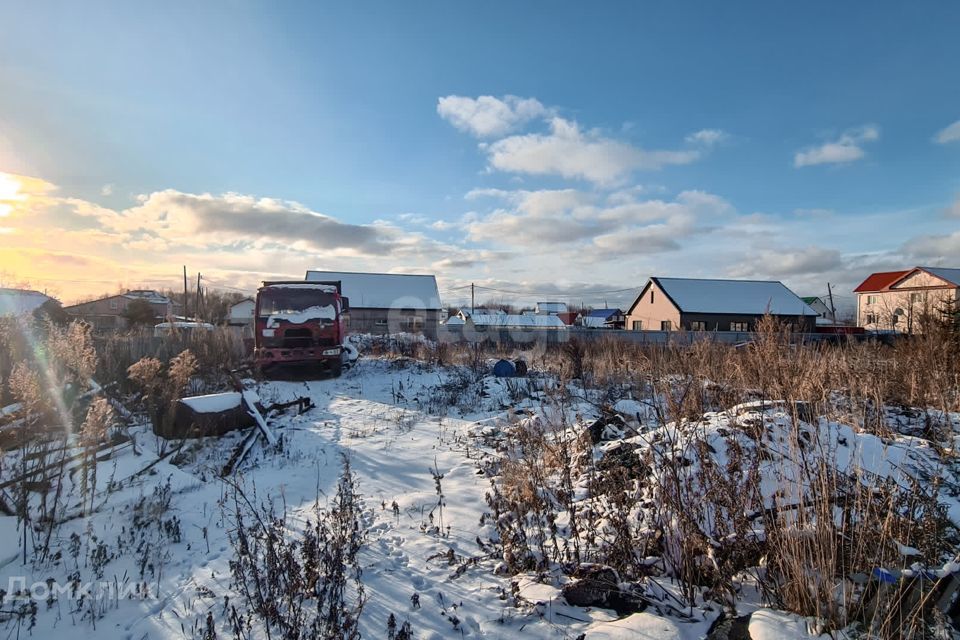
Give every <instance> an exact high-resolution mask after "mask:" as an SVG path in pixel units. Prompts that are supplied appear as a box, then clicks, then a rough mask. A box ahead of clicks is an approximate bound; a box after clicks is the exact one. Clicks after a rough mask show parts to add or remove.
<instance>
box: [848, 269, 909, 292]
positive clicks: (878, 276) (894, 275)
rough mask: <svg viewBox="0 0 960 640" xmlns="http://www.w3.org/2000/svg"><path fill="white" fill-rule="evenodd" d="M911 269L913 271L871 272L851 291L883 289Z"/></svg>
mask: <svg viewBox="0 0 960 640" xmlns="http://www.w3.org/2000/svg"><path fill="white" fill-rule="evenodd" d="M911 271H913V269H907V270H906V271H883V272H881V273H872V274H870V277H868V278H867V279H866V280H864V281H863V282H861V283H860V286H859V287H857V288H856V289H854V290H853V292H854V293H862V292H864V291H883V290H885V289H886V288H887V287H889V286H890V285H892V284H893V283H894V282H896V281H897V280H899V279H900V278H902V277H903V276H905V275H907V274H908V273H910V272H911Z"/></svg>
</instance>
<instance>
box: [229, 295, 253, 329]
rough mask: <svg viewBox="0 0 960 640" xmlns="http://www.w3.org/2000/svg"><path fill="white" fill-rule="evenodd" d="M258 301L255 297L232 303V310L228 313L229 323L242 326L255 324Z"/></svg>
mask: <svg viewBox="0 0 960 640" xmlns="http://www.w3.org/2000/svg"><path fill="white" fill-rule="evenodd" d="M255 306H256V302H255V301H254V299H253V298H244V299H243V300H240V301H239V302H234V303H233V304H232V305H230V311H229V312H228V313H227V324H229V325H232V326H236V327H242V326H245V325H252V324H253V311H254V307H255Z"/></svg>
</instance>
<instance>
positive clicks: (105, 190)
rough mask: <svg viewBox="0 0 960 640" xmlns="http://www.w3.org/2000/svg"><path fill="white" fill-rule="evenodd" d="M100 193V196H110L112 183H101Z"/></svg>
mask: <svg viewBox="0 0 960 640" xmlns="http://www.w3.org/2000/svg"><path fill="white" fill-rule="evenodd" d="M100 195H102V196H110V195H113V185H112V184H105V185H103V186H102V187H100Z"/></svg>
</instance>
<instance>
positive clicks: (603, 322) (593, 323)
mask: <svg viewBox="0 0 960 640" xmlns="http://www.w3.org/2000/svg"><path fill="white" fill-rule="evenodd" d="M623 321H624V315H623V311H621V310H620V309H591V310H590V311H588V312H587V313H584V314H580V317H579V318H578V319H577V324H579V325H580V326H581V327H589V328H592V329H623Z"/></svg>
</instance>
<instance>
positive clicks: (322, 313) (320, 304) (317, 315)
mask: <svg viewBox="0 0 960 640" xmlns="http://www.w3.org/2000/svg"><path fill="white" fill-rule="evenodd" d="M258 307H259V316H260V318H263V319H270V318H272V319H274V320H288V321H290V322H306V321H308V320H311V321H323V320H326V321H331V322H332V321H333V320H335V319H336V317H337V308H336V300H335V298H334V296H333V294H332V293H326V292H324V291H320V290H318V289H293V288H277V289H266V290H263V291H261V292H260V296H259V305H258Z"/></svg>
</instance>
